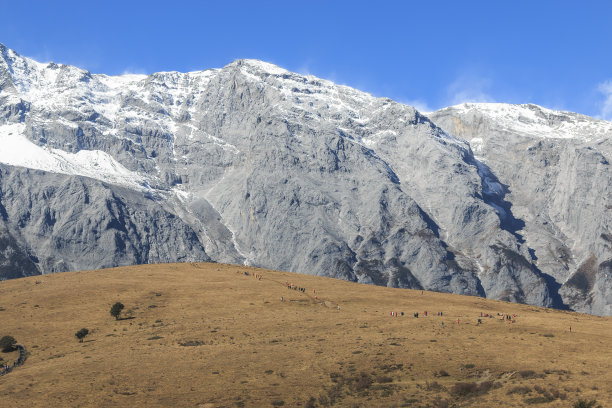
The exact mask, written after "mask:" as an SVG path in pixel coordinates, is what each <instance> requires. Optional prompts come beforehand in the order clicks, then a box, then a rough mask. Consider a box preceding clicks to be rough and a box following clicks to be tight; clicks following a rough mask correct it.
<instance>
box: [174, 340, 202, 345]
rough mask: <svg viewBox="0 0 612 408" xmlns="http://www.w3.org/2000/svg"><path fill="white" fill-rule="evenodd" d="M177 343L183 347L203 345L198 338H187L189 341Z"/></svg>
mask: <svg viewBox="0 0 612 408" xmlns="http://www.w3.org/2000/svg"><path fill="white" fill-rule="evenodd" d="M179 345H181V346H183V347H197V346H202V345H204V342H203V341H199V340H189V341H185V342H182V343H179Z"/></svg>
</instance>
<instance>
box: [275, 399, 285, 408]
mask: <svg viewBox="0 0 612 408" xmlns="http://www.w3.org/2000/svg"><path fill="white" fill-rule="evenodd" d="M283 405H285V401H283V400H274V401H272V406H274V407H282V406H283Z"/></svg>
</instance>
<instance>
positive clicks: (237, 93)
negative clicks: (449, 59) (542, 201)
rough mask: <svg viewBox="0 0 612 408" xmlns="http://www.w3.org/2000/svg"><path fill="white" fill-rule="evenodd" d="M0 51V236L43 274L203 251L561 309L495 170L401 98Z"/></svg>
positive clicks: (256, 68) (269, 68)
mask: <svg viewBox="0 0 612 408" xmlns="http://www.w3.org/2000/svg"><path fill="white" fill-rule="evenodd" d="M1 51H2V58H0V83H2V84H5V85H3V88H2V90H1V91H0V114H1V115H2V116H1V118H0V120H1V121H2V124H0V139H1V140H0V142H5V145H6V146H13V147H11V148H12V149H15V148H14V146H22V148H21V149H22V150H27V151H28V152H29V153H28V154H17V153H15V154H14V155H8V154H7V155H4V156H3V155H2V151H1V150H0V162H3V163H5V164H4V165H0V168H1V169H2V173H1V175H2V180H1V186H2V192H1V195H0V203H1V204H2V206H3V207H4V208H5V209H6V210H5V211H4V212H5V214H6V216H4V225H5V226H6V227H5V228H6V231H7V232H6V234H5V235H6V236H7V237H8V236H10V237H12V238H11V241H10V242H11V245H12V246H11V248H15V250H16V249H20V250H21V253H23V254H25V255H23V256H26V257H28V259H31V260H32V263H31V265H33V266H34V267H35V268H36V270H37V271H38V272H40V273H47V272H54V271H59V270H74V269H89V268H100V267H104V266H111V265H119V264H130V263H147V262H169V261H189V260H205V259H212V260H215V261H220V262H230V263H247V264H252V265H257V266H262V267H269V268H275V269H284V270H290V271H296V272H302V273H309V274H316V275H321V276H331V277H336V278H341V279H348V280H353V281H358V282H363V283H371V284H377V285H387V286H395V287H402V288H424V289H430V290H437V291H444V292H453V293H461V294H469V295H479V296H487V297H491V298H496V299H505V300H511V301H517V302H525V303H530V304H535V305H544V306H560V305H561V303H560V301H559V295H558V288H557V287H556V286H555V285H554V280H548V281H547V279H548V277H547V273H543V272H542V269H541V267H540V266H539V264H538V263H536V262H535V259H534V258H533V256H532V252H530V251H532V250H533V247H532V246H530V245H529V242H530V241H528V240H525V239H524V236H525V235H524V234H523V235H521V233H522V230H521V228H520V225H521V222H525V223H526V222H527V221H526V220H524V219H523V218H521V217H522V214H521V216H519V214H517V212H516V210H515V206H514V203H513V202H512V201H511V200H510V197H511V195H510V194H509V192H508V189H507V187H505V186H504V184H503V183H504V180H505V179H504V178H503V177H504V175H505V173H500V172H499V170H498V169H497V168H496V167H495V166H493V164H492V163H491V162H490V161H486V160H485V161H483V160H481V159H480V158H479V157H478V156H475V155H474V154H473V145H472V146H471V145H470V143H468V142H466V141H465V140H463V139H460V138H458V137H455V136H452V134H453V132H450V131H449V132H445V131H444V130H442V129H441V128H440V127H438V125H437V119H434V120H433V122H432V120H431V119H430V118H427V117H425V116H423V115H421V114H420V113H419V112H417V111H416V110H414V109H413V108H411V107H409V106H405V105H401V104H398V103H395V102H393V101H391V100H389V99H386V98H374V97H372V96H370V95H368V94H365V93H362V92H359V91H356V90H354V89H351V88H348V87H344V86H337V85H335V84H333V83H331V82H329V81H325V80H322V79H319V78H315V77H312V76H302V75H298V74H295V73H291V72H288V71H285V70H283V69H280V68H278V67H276V66H273V65H270V64H266V63H263V62H259V61H250V60H240V61H236V62H234V63H232V64H229V65H228V66H226V67H224V68H223V69H218V70H208V71H202V72H191V73H178V72H165V73H157V74H153V75H149V76H144V75H141V76H134V75H132V76H122V77H108V76H104V75H92V74H90V73H88V72H86V71H83V70H80V69H78V68H75V67H69V66H63V65H57V64H48V65H45V64H39V63H36V62H35V61H32V60H29V59H27V58H23V57H21V56H19V55H17V54H16V53H14V52H13V51H11V50H7V49H5V48H3V49H1ZM443 125H444V122H443ZM474 150H475V149H474ZM584 154H587V153H586V152H585V153H584ZM26 156H27V157H26ZM28 157H29V158H28ZM33 169H38V170H33ZM602 177H604V176H602ZM567 188H570V187H567ZM85 196H88V197H89V198H88V200H85V198H84V197H85ZM79 197H80V198H79ZM585 216H586V214H585ZM0 231H2V230H1V229H0ZM2 236H4V235H0V238H1V237H2ZM7 242H8V238H7ZM538 261H539V259H538ZM7 262H8V261H7ZM604 269H605V268H604ZM606 270H607V269H606ZM26 273H29V272H26V271H21V272H19V273H18V274H17V275H18V276H20V274H21V275H22V274H26ZM606 273H607V272H606ZM604 275H605V273H604V274H599V275H597V276H598V277H599V276H604ZM606 276H607V275H606ZM7 277H8V276H7ZM598 279H601V278H598ZM597 282H599V281H597V280H596V279H595V280H593V287H595V286H596V285H598V283H597ZM576 298H577V299H578V298H580V294H579V293H578V294H576ZM580 299H583V300H584V299H585V298H584V297H583V298H580ZM597 299H599V298H597ZM584 302H586V303H587V304H591V301H590V300H588V299H586V300H584ZM601 302H603V303H605V302H606V301H605V300H601ZM609 303H610V302H608V303H607V304H609ZM572 305H573V304H572Z"/></svg>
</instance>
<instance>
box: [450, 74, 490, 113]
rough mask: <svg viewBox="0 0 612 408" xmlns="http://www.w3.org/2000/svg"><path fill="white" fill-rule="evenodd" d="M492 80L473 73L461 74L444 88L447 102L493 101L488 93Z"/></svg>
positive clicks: (456, 103) (452, 103) (451, 103)
mask: <svg viewBox="0 0 612 408" xmlns="http://www.w3.org/2000/svg"><path fill="white" fill-rule="evenodd" d="M492 82H493V81H491V80H490V79H488V78H484V77H479V76H477V75H473V74H467V75H461V76H460V77H458V78H457V79H456V80H455V81H454V82H453V83H451V84H450V85H449V86H448V87H447V89H446V93H447V104H448V105H458V104H460V103H465V102H495V99H494V98H493V97H492V96H491V95H490V94H489V90H490V88H491V85H492Z"/></svg>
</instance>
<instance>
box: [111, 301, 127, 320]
mask: <svg viewBox="0 0 612 408" xmlns="http://www.w3.org/2000/svg"><path fill="white" fill-rule="evenodd" d="M124 307H125V306H123V303H121V302H117V303H115V304H114V305H113V306H112V307H111V309H110V314H111V316H113V317H114V318H115V319H116V320H119V316H120V315H121V311H122V310H123V308H124Z"/></svg>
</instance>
